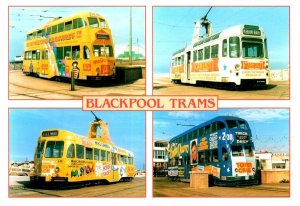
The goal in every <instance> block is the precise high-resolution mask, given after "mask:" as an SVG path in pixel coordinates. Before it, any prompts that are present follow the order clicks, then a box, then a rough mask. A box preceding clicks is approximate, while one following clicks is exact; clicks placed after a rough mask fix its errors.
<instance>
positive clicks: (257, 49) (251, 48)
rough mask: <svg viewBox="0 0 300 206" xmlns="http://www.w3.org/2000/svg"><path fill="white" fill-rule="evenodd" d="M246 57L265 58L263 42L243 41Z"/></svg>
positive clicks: (244, 55)
mask: <svg viewBox="0 0 300 206" xmlns="http://www.w3.org/2000/svg"><path fill="white" fill-rule="evenodd" d="M242 50H243V57H244V58H263V57H264V51H263V44H262V43H256V42H242Z"/></svg>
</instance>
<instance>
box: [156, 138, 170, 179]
mask: <svg viewBox="0 0 300 206" xmlns="http://www.w3.org/2000/svg"><path fill="white" fill-rule="evenodd" d="M168 144H169V141H167V140H154V141H153V175H154V176H165V175H167V169H168V165H167V164H168Z"/></svg>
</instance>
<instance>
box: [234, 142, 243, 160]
mask: <svg viewBox="0 0 300 206" xmlns="http://www.w3.org/2000/svg"><path fill="white" fill-rule="evenodd" d="M231 150H232V156H233V157H239V156H244V154H243V148H242V146H233V145H232V146H231Z"/></svg>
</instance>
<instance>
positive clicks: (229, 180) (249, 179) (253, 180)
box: [219, 176, 259, 186]
mask: <svg viewBox="0 0 300 206" xmlns="http://www.w3.org/2000/svg"><path fill="white" fill-rule="evenodd" d="M219 182H221V183H222V185H226V186H242V185H257V184H259V180H258V179H257V177H256V176H236V177H228V176H221V180H220V181H219Z"/></svg>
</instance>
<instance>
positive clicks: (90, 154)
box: [85, 147, 93, 160]
mask: <svg viewBox="0 0 300 206" xmlns="http://www.w3.org/2000/svg"><path fill="white" fill-rule="evenodd" d="M85 159H87V160H92V159H93V148H88V147H86V148H85Z"/></svg>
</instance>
